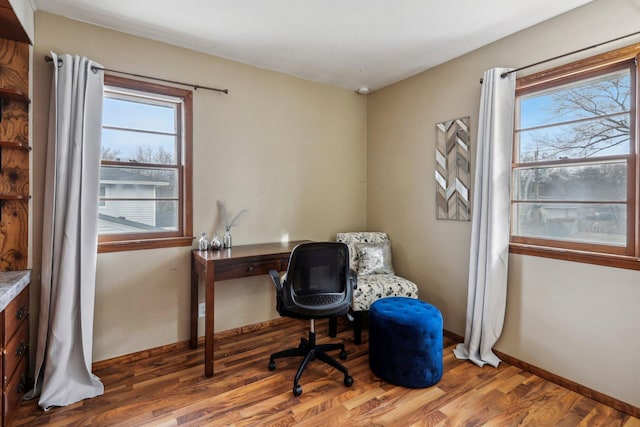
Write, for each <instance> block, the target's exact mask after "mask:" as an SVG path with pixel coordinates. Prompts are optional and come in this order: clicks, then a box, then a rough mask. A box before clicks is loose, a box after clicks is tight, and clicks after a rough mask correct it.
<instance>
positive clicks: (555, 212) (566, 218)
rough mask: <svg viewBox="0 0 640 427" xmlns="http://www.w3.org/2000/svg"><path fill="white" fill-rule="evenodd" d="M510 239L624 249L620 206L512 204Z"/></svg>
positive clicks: (623, 212) (623, 218)
mask: <svg viewBox="0 0 640 427" xmlns="http://www.w3.org/2000/svg"><path fill="white" fill-rule="evenodd" d="M512 212H513V223H512V224H513V225H512V228H513V231H512V234H513V235H514V236H522V237H535V238H542V239H554V240H564V241H571V242H578V243H591V244H603V245H611V246H623V247H624V246H626V244H627V231H626V225H627V213H626V205H624V204H601V203H600V204H598V203H586V204H582V203H580V204H575V203H574V204H571V203H514V204H513V211H512Z"/></svg>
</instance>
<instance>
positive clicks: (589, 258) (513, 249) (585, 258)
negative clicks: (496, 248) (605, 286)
mask: <svg viewBox="0 0 640 427" xmlns="http://www.w3.org/2000/svg"><path fill="white" fill-rule="evenodd" d="M509 253H512V254H520V255H531V256H538V257H544V258H553V259H558V260H561V261H573V262H582V263H586V264H595V265H603V266H606V267H614V268H624V269H628V270H640V259H638V258H634V257H629V256H622V255H606V254H599V253H593V252H584V251H575V250H568V249H555V248H546V247H541V246H534V245H526V244H521V243H510V244H509Z"/></svg>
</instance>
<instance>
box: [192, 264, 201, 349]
mask: <svg viewBox="0 0 640 427" xmlns="http://www.w3.org/2000/svg"><path fill="white" fill-rule="evenodd" d="M197 267H198V266H197V265H196V261H195V260H193V259H192V260H191V319H190V320H191V335H190V336H189V346H190V347H191V348H197V347H198V279H199V277H200V276H199V275H198V268H197Z"/></svg>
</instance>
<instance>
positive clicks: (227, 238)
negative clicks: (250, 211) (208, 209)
mask: <svg viewBox="0 0 640 427" xmlns="http://www.w3.org/2000/svg"><path fill="white" fill-rule="evenodd" d="M218 208H219V209H220V210H221V211H222V219H223V220H224V230H225V232H224V236H222V247H223V248H225V249H231V242H232V241H231V227H233V226H234V225H235V224H236V221H238V219H239V218H240V216H241V215H242V214H243V213H245V212H247V210H246V209H242V210H241V211H240V212H238V214H237V215H236V216H235V217H233V219H232V220H231V221H229V218H228V216H227V207H226V206H225V204H224V201H221V200H218Z"/></svg>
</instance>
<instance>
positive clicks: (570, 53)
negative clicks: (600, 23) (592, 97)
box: [480, 31, 640, 84]
mask: <svg viewBox="0 0 640 427" xmlns="http://www.w3.org/2000/svg"><path fill="white" fill-rule="evenodd" d="M638 34H640V31H636V32H635V33H631V34H626V35H624V36H620V37H616V38H614V39H611V40H607V41H604V42H601V43H596V44H594V45H591V46H587V47H583V48H582V49H578V50H574V51H571V52H567V53H564V54H562V55H558V56H554V57H553V58H548V59H543V60H542V61H538V62H535V63H533V64H529V65H524V66H522V67H519V68H514V69H513V70H511V71H506V72H504V73H502V74H500V77H502V78H503V79H504V78H505V77H507V76H508V75H509V74H512V73H516V72H518V71H522V70H526V69H527V68H531V67H535V66H536V65H542V64H545V63H547V62H551V61H555V60H556V59H560V58H564V57H566V56H570V55H575V54H576V53H580V52H584V51H585V50H590V49H595V48H596V47H600V46H602V45H605V44H609V43H613V42H617V41H619V40H622V39H626V38H628V37H632V36H637V35H638ZM480 83H481V84H482V79H480Z"/></svg>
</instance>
